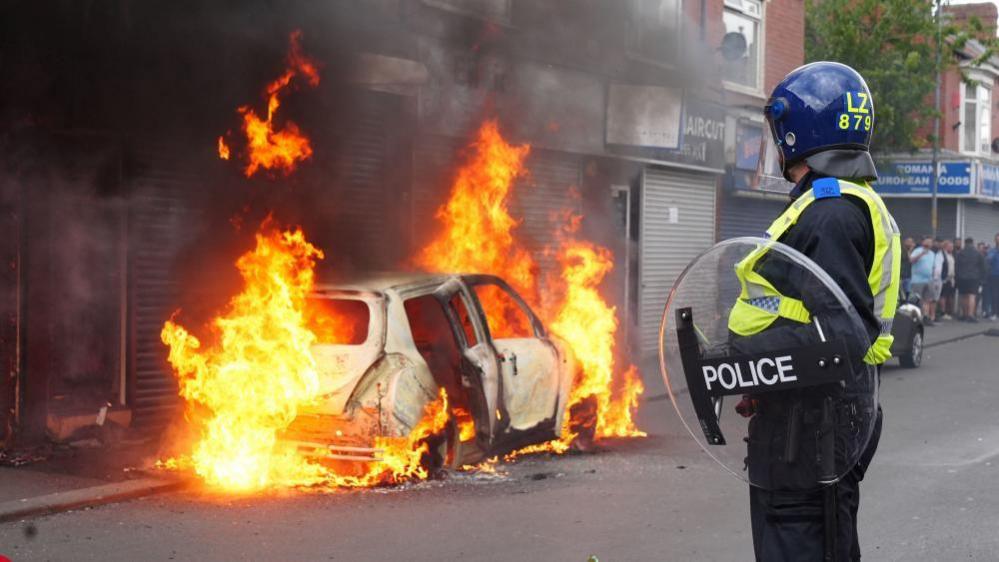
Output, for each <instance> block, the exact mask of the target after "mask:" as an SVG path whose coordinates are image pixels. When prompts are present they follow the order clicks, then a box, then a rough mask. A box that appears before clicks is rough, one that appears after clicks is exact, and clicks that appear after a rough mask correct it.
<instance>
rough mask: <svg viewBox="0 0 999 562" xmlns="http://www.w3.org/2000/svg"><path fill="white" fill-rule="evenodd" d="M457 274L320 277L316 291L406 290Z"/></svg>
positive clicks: (417, 273) (376, 273) (364, 273)
mask: <svg viewBox="0 0 999 562" xmlns="http://www.w3.org/2000/svg"><path fill="white" fill-rule="evenodd" d="M457 276H458V275H455V274H446V273H426V272H412V271H376V272H362V273H357V274H354V275H351V276H348V277H344V278H339V279H335V280H332V281H327V280H325V279H320V281H319V282H318V283H316V285H315V290H316V291H376V292H379V293H380V292H384V291H388V290H404V289H408V288H412V287H419V286H423V285H440V284H442V283H444V282H445V281H447V280H448V279H451V278H453V277H457Z"/></svg>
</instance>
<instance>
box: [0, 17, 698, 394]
mask: <svg viewBox="0 0 999 562" xmlns="http://www.w3.org/2000/svg"><path fill="white" fill-rule="evenodd" d="M43 4H44V3H37V2H29V1H27V0H21V1H15V2H14V5H13V6H12V7H11V8H10V9H8V10H7V13H11V14H16V15H17V16H16V17H12V18H5V19H4V21H3V22H0V62H2V66H3V67H4V69H5V80H4V81H3V83H2V84H0V102H2V103H0V137H2V138H3V139H5V140H4V145H5V146H18V147H22V148H21V149H19V150H17V151H5V156H4V162H5V164H6V165H7V169H8V173H7V176H6V177H5V178H0V180H2V181H0V183H2V185H3V187H4V191H3V192H2V193H0V195H2V196H3V200H2V201H0V204H2V205H3V208H5V209H6V208H9V207H12V206H15V207H17V208H20V209H22V210H23V213H22V214H21V215H20V219H19V220H20V221H21V222H19V223H18V224H19V226H18V225H14V226H9V225H6V223H0V224H3V225H5V226H3V227H2V228H6V229H7V230H6V231H5V232H3V233H0V235H2V236H3V237H4V238H5V239H8V240H10V239H14V238H7V234H8V232H9V231H10V229H12V228H13V229H15V230H16V229H18V228H20V229H22V232H23V236H22V237H21V238H18V239H24V240H27V241H28V243H27V244H26V245H25V247H24V254H23V255H22V256H21V259H22V262H23V267H24V269H23V271H22V272H21V275H22V278H23V280H24V282H23V283H22V284H21V285H19V286H18V288H17V289H15V290H14V291H13V292H11V291H10V290H9V289H10V286H11V283H12V282H13V281H10V280H8V279H7V278H6V277H5V278H3V279H4V283H5V285H4V287H3V288H2V289H3V291H4V293H3V294H4V295H8V294H16V292H17V291H19V290H20V291H26V293H25V294H26V295H27V296H26V301H25V303H26V304H25V306H26V310H27V311H28V314H29V322H28V324H27V325H28V326H30V328H29V331H28V340H29V344H28V348H29V349H28V350H27V357H26V361H27V363H26V364H27V365H28V366H29V367H31V368H35V367H37V368H38V369H40V370H41V371H45V372H46V373H47V374H48V376H49V377H50V379H51V380H56V381H59V382H57V384H55V385H54V386H53V387H52V388H53V389H54V392H56V393H64V394H65V395H66V396H80V395H81V392H80V391H79V389H80V388H84V387H86V388H91V389H96V390H93V391H89V390H88V391H86V392H83V393H82V394H83V395H87V396H88V398H87V399H86V400H87V401H89V402H97V401H103V400H106V399H110V398H116V397H117V395H118V393H119V391H120V390H121V389H120V388H119V386H118V385H119V384H120V372H121V367H122V361H126V362H127V363H126V364H125V367H126V369H128V370H131V371H134V372H138V371H140V370H142V369H154V367H150V366H147V364H146V363H143V361H150V362H152V363H150V364H149V365H155V364H158V365H160V368H163V369H165V363H163V361H162V357H161V355H162V352H163V350H162V348H161V345H160V344H159V342H158V341H157V340H156V337H155V336H158V326H161V325H162V322H163V321H164V320H166V319H167V318H168V317H169V315H170V314H172V313H173V312H174V311H175V310H177V309H180V310H181V311H182V312H181V314H182V315H183V316H184V321H185V323H186V324H187V325H191V326H197V325H204V324H205V323H206V322H207V321H208V320H209V319H210V318H211V316H212V315H213V314H214V313H215V312H216V311H218V310H219V309H220V308H221V307H222V306H224V304H225V302H226V301H227V300H228V298H229V296H231V295H232V294H234V292H235V290H236V289H237V286H238V284H239V281H240V280H239V278H238V274H237V272H236V269H235V267H234V265H233V264H234V262H235V260H236V258H237V257H238V256H239V255H240V254H241V253H242V252H244V251H245V250H246V249H247V248H249V247H251V245H252V236H253V233H254V232H255V230H256V227H257V226H258V225H259V224H260V223H261V221H262V220H263V219H264V217H265V216H267V215H272V216H273V217H274V218H275V220H276V221H277V222H278V223H283V224H288V225H301V226H303V228H304V229H305V231H306V233H307V234H308V236H309V239H310V240H311V241H313V242H314V243H315V244H316V245H317V246H319V247H321V248H323V249H324V251H325V252H326V255H327V258H326V260H325V263H324V264H322V266H321V267H322V268H323V271H324V273H323V274H324V275H326V276H327V278H328V279H332V278H335V277H336V276H339V275H349V274H351V273H352V272H355V271H360V270H370V269H390V268H395V269H397V268H400V267H403V266H405V265H406V264H408V258H409V256H410V255H412V252H413V251H414V250H415V249H416V248H418V247H420V246H421V244H422V242H423V241H424V240H425V239H426V237H427V236H429V235H430V234H431V233H432V232H433V229H434V228H435V222H434V219H433V215H434V212H435V211H436V208H437V207H438V206H439V205H440V204H442V203H443V202H444V201H445V200H446V198H447V194H448V190H449V188H450V184H451V180H452V179H453V176H452V174H453V172H454V170H456V169H457V167H458V166H459V164H460V162H461V158H462V151H463V149H464V147H465V145H466V143H467V140H466V139H470V138H471V137H472V136H473V132H474V131H475V129H477V128H478V126H479V124H480V123H481V122H482V121H483V120H484V119H486V118H492V117H495V118H498V119H499V121H500V124H501V129H502V130H503V133H504V135H505V136H506V137H507V138H508V139H510V140H511V141H512V142H514V143H520V142H530V143H531V144H532V145H533V147H534V148H533V153H532V157H531V159H530V160H529V161H528V167H529V169H531V170H532V175H531V176H530V177H528V178H526V179H525V180H524V185H522V186H518V188H517V189H516V190H515V192H516V193H517V194H518V195H517V197H518V200H517V201H515V204H514V207H515V210H517V211H518V213H519V214H520V215H521V216H522V217H524V223H523V225H522V228H523V229H525V230H530V231H531V232H533V233H536V234H532V235H536V237H537V239H538V241H539V243H538V247H537V248H535V249H536V250H537V252H539V254H540V253H541V252H543V243H542V239H543V238H544V237H545V236H547V233H551V232H554V231H555V230H556V229H557V228H558V226H559V222H558V220H557V219H553V218H552V217H551V215H550V213H548V211H547V210H546V211H543V212H541V211H539V209H540V207H541V206H544V205H549V206H552V207H555V206H557V205H558V204H561V203H564V204H566V205H568V206H570V207H572V208H573V209H576V210H578V211H580V212H581V213H582V214H583V215H584V216H585V217H586V218H585V220H584V221H583V224H582V230H581V232H580V235H581V236H582V237H584V238H587V239H590V240H593V241H595V242H597V243H599V244H601V245H604V246H607V247H609V248H611V249H612V250H613V251H614V253H615V255H616V256H618V263H617V267H616V269H615V277H614V278H613V279H609V280H608V289H607V293H608V295H610V296H612V297H613V298H614V300H616V301H617V302H618V306H619V315H625V313H626V312H627V310H626V307H627V306H628V304H627V303H626V302H625V300H624V293H625V291H626V288H627V290H634V287H635V285H634V283H635V276H634V275H631V276H630V277H629V276H628V272H629V271H632V270H634V267H635V266H634V264H633V263H632V261H631V260H632V259H633V258H632V257H629V255H628V253H627V249H628V245H627V244H626V242H625V241H626V239H627V238H628V237H629V236H632V235H633V233H626V232H625V231H624V228H625V226H624V223H625V218H626V216H627V215H628V213H629V211H628V209H627V208H625V207H624V206H623V205H621V204H620V201H622V200H623V199H615V198H614V197H612V193H611V191H610V187H611V186H612V185H613V186H622V187H623V188H624V189H625V190H626V191H628V190H630V191H631V193H632V196H633V197H632V207H631V211H630V212H631V213H632V215H634V213H635V210H634V209H635V207H634V206H635V204H636V197H635V196H636V195H637V191H636V190H635V189H634V188H635V187H636V186H637V183H638V178H639V176H640V171H641V167H642V164H640V163H638V162H627V161H624V160H620V159H617V158H614V157H612V156H611V155H608V154H607V150H606V143H605V130H604V126H605V125H604V123H605V113H606V105H607V103H606V96H607V85H608V84H609V83H635V84H651V85H663V86H670V87H692V86H696V85H698V84H702V83H704V82H705V80H706V79H705V77H704V73H705V71H704V70H702V69H704V68H707V67H710V66H711V65H709V64H704V63H705V62H706V61H705V60H704V59H705V58H710V57H711V56H712V55H710V54H708V55H703V53H709V51H708V50H707V49H702V48H692V47H691V45H696V40H695V41H679V42H673V44H677V45H678V46H679V45H686V46H687V48H685V49H682V50H681V52H678V53H674V55H675V56H676V59H675V64H673V65H671V66H668V67H664V66H661V65H655V64H649V63H648V61H645V60H644V59H642V58H641V57H636V56H633V53H632V54H629V53H631V51H633V50H634V49H635V47H634V46H630V45H629V44H628V41H630V39H629V37H632V36H633V35H634V31H635V25H636V21H635V17H634V16H633V14H632V13H631V12H630V6H631V3H626V2H604V1H598V0H584V1H581V2H572V3H557V2H512V3H509V5H511V6H512V9H511V12H510V13H509V14H507V17H508V20H509V21H508V22H506V23H496V22H491V21H489V20H488V18H481V17H475V16H474V14H473V15H472V17H469V14H467V13H463V12H462V11H460V10H459V11H453V10H452V11H447V10H442V9H440V8H439V7H434V6H432V5H431V3H425V2H417V1H413V2H396V1H389V0H370V1H367V2H359V3H355V2H325V3H318V2H304V1H302V2H280V3H275V2H270V1H265V0H252V1H239V2H236V1H228V2H225V1H222V2H209V1H193V0H188V1H181V2H164V3H132V2H98V3H94V2H85V3H74V2H70V3H62V4H60V6H59V7H57V8H52V7H51V6H48V5H43ZM442 4H448V2H442ZM454 4H455V5H458V4H460V3H454ZM481 4H483V5H489V4H490V3H488V2H484V3H481ZM495 4H496V5H497V6H499V5H501V4H507V3H503V2H497V3H495ZM680 27H684V28H689V27H691V26H680ZM295 29H301V30H302V32H303V42H302V47H303V51H304V52H305V53H306V54H307V55H309V56H310V57H311V58H314V59H315V60H317V61H320V62H321V64H322V67H321V69H320V74H321V82H320V85H319V87H318V88H316V89H314V90H301V91H298V92H293V93H291V94H289V95H288V96H287V97H285V98H284V99H283V103H282V106H281V109H280V116H279V120H284V119H288V120H292V121H294V122H296V123H298V124H299V126H300V128H301V129H302V132H303V133H304V134H306V135H308V136H309V137H310V139H311V141H312V143H313V146H314V155H313V157H312V159H311V160H310V161H307V162H304V163H302V164H300V165H299V168H298V170H297V171H296V172H294V173H293V174H291V175H289V176H284V175H276V176H269V175H267V174H266V173H264V174H261V175H258V176H255V177H254V178H251V179H247V178H245V177H244V176H243V175H242V173H241V171H242V165H241V164H240V161H239V158H240V154H239V152H240V150H241V149H242V148H243V147H242V146H241V145H240V144H239V143H238V142H237V143H234V145H233V149H234V155H233V160H231V161H228V162H226V161H222V160H219V159H218V158H217V156H216V154H215V139H216V138H217V137H218V136H219V135H222V134H225V133H226V132H227V131H233V132H234V133H238V128H239V115H238V113H237V111H236V110H237V108H238V107H240V106H242V105H247V104H249V105H252V106H253V107H255V108H256V109H257V111H258V113H259V112H262V111H263V110H264V103H265V102H264V97H263V88H264V86H265V85H266V84H267V83H268V82H270V81H271V80H273V79H274V78H275V77H276V76H278V75H279V74H280V73H281V71H282V69H283V68H284V57H285V53H286V49H287V45H288V35H289V34H290V33H291V32H292V31H293V30H295ZM538 30H543V32H538ZM677 32H679V31H678V30H677ZM41 37H44V38H45V40H44V41H42V40H40V39H39V38H41ZM693 53H699V54H698V55H696V56H695V55H694V54H693ZM674 55H671V56H674ZM26 139H30V142H28V141H26ZM27 146H30V147H31V148H30V149H25V148H23V147H27ZM569 153H571V154H569ZM68 155H69V156H68ZM11 170H12V171H11ZM566 170H570V171H571V170H575V174H572V173H566ZM573 190H575V192H576V193H579V194H581V195H580V196H579V197H578V198H577V199H572V198H571V196H570V193H571V192H572V191H573ZM545 198H548V199H545ZM560 198H562V199H560ZM633 218H634V217H633ZM631 224H632V228H634V224H635V221H634V220H632V222H631ZM636 247H637V245H635V244H632V245H631V246H630V248H631V251H632V252H634V249H635V248H636ZM4 250H5V251H7V250H8V248H6V247H4ZM632 256H633V254H632ZM626 277H627V281H626ZM629 284H630V285H629ZM123 291H124V293H125V296H126V297H127V298H126V299H123ZM632 294H634V293H632ZM8 300H9V299H6V297H4V300H3V301H2V302H3V303H7V302H8ZM3 306H4V305H3V304H0V313H4V312H5V310H6V309H4V308H3ZM123 307H124V311H123ZM8 308H9V307H8ZM36 311H44V313H39V314H37V315H35V314H34V312H36ZM5 341H6V340H5ZM123 342H124V343H123ZM123 346H124V347H123ZM157 353H158V354H160V355H157ZM149 357H152V359H149ZM36 372H40V371H36ZM143 372H146V371H143ZM164 372H166V371H164ZM32 376H34V375H32ZM150 376H151V375H150ZM91 395H92V396H91Z"/></svg>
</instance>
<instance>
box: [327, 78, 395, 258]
mask: <svg viewBox="0 0 999 562" xmlns="http://www.w3.org/2000/svg"><path fill="white" fill-rule="evenodd" d="M402 103H403V102H402V100H401V98H400V97H399V96H394V95H389V94H381V93H377V92H363V93H361V94H359V95H358V97H357V101H356V103H355V104H354V108H353V112H352V114H351V115H350V118H349V121H348V122H347V123H344V124H343V125H342V130H341V132H342V134H341V135H340V138H339V141H338V145H339V146H338V150H337V152H336V160H335V164H334V177H335V182H331V184H332V185H331V188H330V197H329V198H328V201H329V204H330V208H329V209H327V211H328V213H327V215H328V216H331V217H333V221H332V224H331V225H330V228H331V229H332V231H333V232H334V233H335V237H336V238H337V239H339V240H351V241H352V243H353V247H354V248H363V251H359V252H355V254H354V256H355V259H356V260H358V264H357V265H359V266H360V267H363V268H368V269H387V268H391V267H393V266H395V265H397V263H398V262H399V260H400V258H402V257H403V253H404V252H405V250H406V248H405V244H403V243H400V241H401V240H404V238H403V236H404V230H405V219H406V217H407V216H408V214H409V213H408V209H407V205H408V203H407V201H408V197H407V194H406V193H405V191H407V190H406V189H405V188H404V187H405V185H406V184H405V183H402V182H401V181H400V179H401V178H399V177H398V172H399V168H400V163H401V162H400V161H399V160H398V159H399V158H400V156H402V155H401V154H399V149H400V147H399V144H398V143H399V139H398V136H397V135H395V134H394V131H396V130H397V129H398V124H399V123H400V121H401V120H402Z"/></svg>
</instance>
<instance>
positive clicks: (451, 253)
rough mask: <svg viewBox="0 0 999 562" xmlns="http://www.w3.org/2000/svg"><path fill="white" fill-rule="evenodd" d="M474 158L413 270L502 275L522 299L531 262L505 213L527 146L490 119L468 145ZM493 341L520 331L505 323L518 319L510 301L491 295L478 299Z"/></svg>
mask: <svg viewBox="0 0 999 562" xmlns="http://www.w3.org/2000/svg"><path fill="white" fill-rule="evenodd" d="M472 148H473V149H474V155H473V156H472V158H471V160H470V161H469V162H468V164H466V165H465V166H463V167H462V168H461V169H460V170H459V171H458V175H457V177H456V178H455V181H454V185H453V187H452V190H451V197H450V199H449V200H448V202H447V203H445V204H444V205H443V206H442V207H441V208H440V209H438V210H437V215H436V218H437V220H438V221H440V223H441V224H442V227H443V228H442V229H441V231H440V235H439V236H438V237H437V238H435V239H434V240H433V241H432V242H431V243H430V244H428V245H427V246H426V247H424V248H423V250H422V251H421V252H420V253H419V254H418V255H417V257H416V264H417V266H418V267H420V268H423V269H426V270H429V271H443V272H461V273H490V272H493V273H502V275H503V277H504V278H505V279H506V281H507V282H508V283H510V284H511V285H512V286H513V287H514V288H515V289H517V291H518V292H519V293H521V294H522V295H524V298H527V299H529V300H531V299H532V298H533V297H534V296H535V295H536V291H537V285H536V281H535V278H536V271H537V267H536V266H535V263H534V259H533V258H532V257H531V254H530V253H529V252H528V251H527V250H526V248H524V247H523V245H522V244H521V243H520V241H519V240H517V239H516V238H515V237H514V230H515V229H516V227H517V225H518V224H519V221H517V220H515V219H514V218H513V217H512V216H511V215H510V210H509V204H508V201H507V199H508V197H509V194H510V189H511V187H512V185H513V181H514V180H516V179H517V178H519V177H521V176H523V175H524V173H525V170H524V159H525V158H527V155H528V154H529V153H530V151H531V147H530V146H527V145H521V146H513V145H511V144H508V143H507V142H506V141H505V140H503V137H502V136H500V132H499V125H498V124H497V123H496V121H494V120H491V121H486V122H485V123H484V124H483V125H482V127H481V128H480V129H479V133H478V136H477V138H476V140H475V142H474V143H473V145H472ZM480 296H481V297H482V300H483V303H482V306H483V307H484V308H485V309H486V311H487V312H493V314H491V315H490V316H489V321H490V324H489V328H490V331H491V332H492V334H493V336H494V337H504V336H505V335H509V334H513V333H522V331H521V330H519V329H520V328H524V327H523V326H514V325H511V324H510V323H511V322H514V321H515V320H513V319H519V318H520V316H519V315H517V314H514V313H513V310H512V309H511V307H512V306H515V305H514V303H512V302H509V301H507V300H504V299H503V298H502V295H500V294H497V293H491V294H485V295H480Z"/></svg>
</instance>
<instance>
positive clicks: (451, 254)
mask: <svg viewBox="0 0 999 562" xmlns="http://www.w3.org/2000/svg"><path fill="white" fill-rule="evenodd" d="M472 149H473V151H474V152H473V154H472V155H471V157H470V158H469V160H468V162H467V163H466V164H465V165H464V166H462V167H461V169H460V170H459V171H458V174H457V176H456V179H455V182H454V185H453V187H452V190H451V195H450V198H449V200H448V202H447V203H446V204H445V205H444V206H442V207H441V208H440V210H439V211H438V212H437V215H436V216H437V219H438V220H439V221H440V223H441V225H442V229H441V231H440V234H439V235H438V236H437V237H436V238H435V239H434V240H433V241H432V242H431V243H430V244H429V245H427V246H426V247H425V248H423V250H422V251H421V252H420V253H419V255H418V257H417V260H416V263H417V265H418V266H420V267H422V268H424V269H427V270H432V271H446V272H476V273H493V274H496V275H499V276H501V277H503V278H504V279H506V280H507V281H508V282H509V283H510V284H511V285H512V286H513V287H514V288H515V289H516V290H517V291H518V292H519V293H521V295H522V296H523V297H524V298H525V299H527V300H528V302H529V303H530V304H532V305H533V306H534V307H535V308H536V309H538V304H539V303H546V304H548V303H553V304H551V305H550V306H545V307H542V308H541V309H540V310H539V312H540V313H541V314H542V315H543V316H545V317H546V324H547V325H548V326H549V328H550V329H551V331H552V333H553V334H555V335H556V336H558V337H559V338H560V339H561V340H563V341H564V342H565V343H566V344H567V345H568V346H569V348H570V349H571V350H572V351H573V353H574V354H575V356H576V358H577V360H578V363H579V371H578V372H577V373H576V374H575V380H574V382H573V387H572V393H571V396H570V399H569V401H568V405H567V407H568V412H570V414H571V415H572V416H574V419H572V420H570V423H568V424H566V427H565V429H564V430H563V434H562V436H561V438H560V439H559V440H557V441H554V442H551V443H547V444H543V445H535V446H532V447H529V448H527V449H526V450H522V451H521V452H520V453H521V454H523V453H525V452H536V451H554V452H564V451H565V450H567V449H568V447H569V444H570V443H571V442H572V441H573V440H574V439H576V437H577V434H576V433H575V431H574V430H573V429H571V428H574V427H578V426H580V425H591V426H592V425H594V424H595V428H594V435H595V437H597V438H603V437H613V436H620V437H634V436H642V435H645V434H644V433H642V432H641V431H639V430H638V428H637V427H636V426H635V424H634V421H633V420H632V415H633V412H634V411H635V409H636V407H637V403H638V396H639V395H640V394H641V393H642V391H643V388H642V384H641V381H640V379H639V377H638V374H637V370H636V369H635V368H634V366H630V367H629V368H628V369H625V370H624V371H623V372H620V371H618V368H617V366H616V364H615V337H616V333H617V328H618V321H617V317H616V310H615V308H614V307H612V306H610V305H608V304H607V301H606V300H605V299H604V298H603V297H602V296H601V294H600V292H599V290H598V289H599V286H600V283H601V282H602V281H603V279H604V277H605V276H606V275H607V274H608V273H609V272H610V271H611V270H612V269H613V267H614V264H613V256H612V255H611V252H610V251H609V250H607V249H606V248H602V247H600V246H597V245H595V244H592V243H589V242H585V241H578V240H576V239H575V237H574V235H575V233H576V230H577V228H578V226H579V223H580V221H581V219H582V217H579V216H569V217H567V218H568V223H569V226H568V228H567V229H565V230H564V231H563V232H561V233H560V236H559V247H558V249H557V250H556V251H557V256H558V262H559V264H560V266H561V269H562V271H561V274H560V275H559V276H558V278H557V279H554V280H553V282H552V283H550V284H549V287H548V290H547V291H546V293H547V294H545V295H539V293H538V284H537V282H536V276H537V269H538V268H537V265H536V262H535V260H534V258H533V257H532V255H531V254H530V252H529V251H528V250H527V247H526V245H525V244H524V243H523V242H522V241H521V240H520V239H519V238H518V237H517V233H516V229H517V226H518V225H519V224H520V221H518V220H516V219H515V218H513V217H512V216H511V215H510V211H509V203H508V198H509V196H510V193H511V189H512V186H513V182H514V180H516V179H518V178H520V177H522V176H524V175H525V174H526V170H525V167H524V160H525V159H526V157H527V156H528V154H529V152H530V146H529V145H521V146H513V145H511V144H509V143H507V142H506V140H504V139H503V137H502V136H501V135H500V132H499V127H498V125H497V123H496V121H494V120H490V121H486V122H485V123H484V124H483V125H482V127H481V128H480V129H479V132H478V136H477V138H476V140H475V142H474V143H473V145H472ZM567 187H569V186H567ZM478 294H479V298H480V299H481V300H482V305H483V308H484V309H485V312H486V315H487V317H488V320H489V328H490V332H491V333H492V335H493V337H498V338H503V337H508V335H509V334H514V333H524V331H523V330H520V329H519V328H521V327H519V326H514V325H512V324H511V318H513V317H519V316H515V315H512V314H509V312H510V311H511V307H512V306H514V304H513V303H512V302H509V299H504V298H503V297H504V294H503V293H502V292H500V291H495V292H491V293H490V292H485V293H478ZM615 375H617V377H616V378H615ZM591 400H592V401H595V409H594V410H593V411H587V410H586V409H585V408H580V409H577V408H575V407H576V406H577V405H579V404H581V403H583V402H586V401H591ZM587 416H589V417H592V418H593V419H590V420H587V419H580V418H581V417H587Z"/></svg>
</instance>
